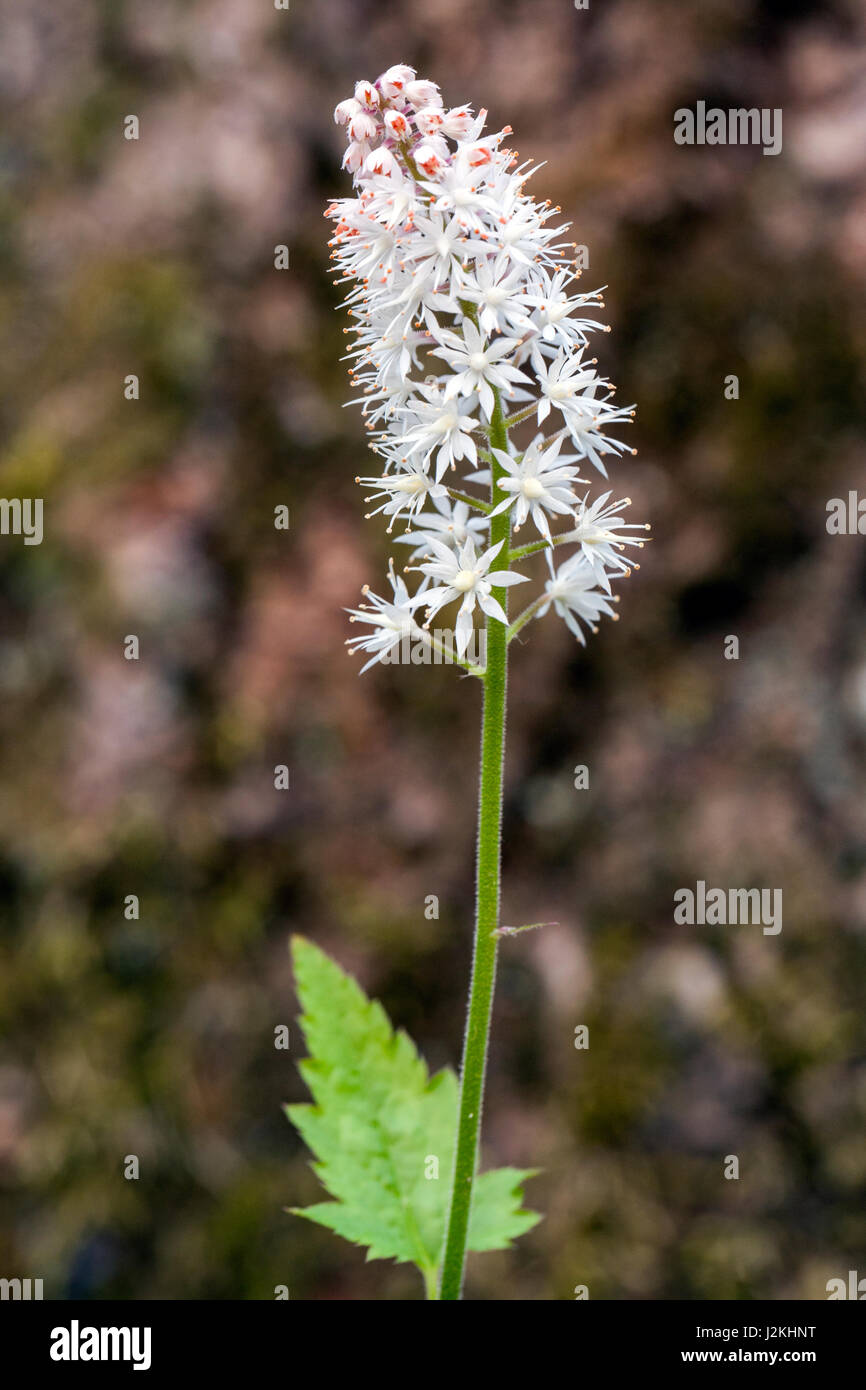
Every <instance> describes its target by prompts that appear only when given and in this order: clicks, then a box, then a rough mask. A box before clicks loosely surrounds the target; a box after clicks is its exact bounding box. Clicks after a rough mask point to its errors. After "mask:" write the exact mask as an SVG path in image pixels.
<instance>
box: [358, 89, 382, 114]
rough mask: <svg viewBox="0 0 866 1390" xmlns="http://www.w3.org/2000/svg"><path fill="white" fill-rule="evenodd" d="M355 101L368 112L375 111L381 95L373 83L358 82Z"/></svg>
mask: <svg viewBox="0 0 866 1390" xmlns="http://www.w3.org/2000/svg"><path fill="white" fill-rule="evenodd" d="M355 100H356V101H357V102H358V103H359V105H361V106H365V107H366V108H367V110H368V111H375V110H376V108H377V107H378V105H379V93H378V91H377V90H376V88H375V87H374V86H373V83H372V82H356V83H355Z"/></svg>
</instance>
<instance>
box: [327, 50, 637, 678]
mask: <svg viewBox="0 0 866 1390" xmlns="http://www.w3.org/2000/svg"><path fill="white" fill-rule="evenodd" d="M486 114H487V113H486V112H485V111H481V112H480V113H479V114H478V115H473V112H472V110H471V108H470V107H469V106H458V107H455V108H452V109H450V110H448V109H446V108H445V106H444V105H443V102H442V98H441V96H440V93H439V88H438V87H437V86H436V84H435V83H433V82H429V81H426V80H419V79H417V78H416V75H415V72H414V70H413V69H412V68H410V67H406V66H404V65H402V64H400V65H397V66H395V67H392V68H389V69H388V71H387V72H385V73H383V74H382V76H381V77H379V78H378V79H377V80H376V81H375V82H359V83H358V84H357V86H356V87H355V94H354V96H353V97H350V98H349V99H348V100H347V101H343V102H341V103H340V105H339V106H338V107H337V109H336V111H335V113H334V116H335V120H336V121H337V122H338V123H339V124H340V125H343V126H345V127H346V131H347V136H348V145H347V149H346V154H345V158H344V161H343V163H344V167H345V168H347V169H349V170H350V171H351V172H352V174H353V176H354V184H355V194H354V196H353V197H351V198H340V199H338V200H337V201H335V202H334V203H333V204H332V205H331V206H330V207H329V208H328V211H327V215H328V216H329V217H330V218H332V219H333V220H334V222H335V224H336V227H335V232H334V236H333V240H332V246H333V251H332V257H333V259H334V261H335V263H336V267H337V278H338V282H346V283H348V284H349V285H350V286H351V287H352V288H351V289H350V291H349V293H348V296H347V299H346V305H347V307H348V309H349V312H350V314H351V316H352V319H353V329H352V330H347V331H352V332H354V334H355V337H354V341H353V344H352V346H351V349H350V351H349V354H348V360H349V362H350V374H351V377H352V380H353V382H354V384H355V385H356V387H357V389H358V391H359V392H360V396H359V400H358V402H357V403H360V404H362V405H363V414H364V419H365V423H366V426H367V428H368V430H369V431H370V435H371V444H370V447H371V448H372V449H373V451H374V452H375V453H376V454H377V455H378V456H379V458H380V459H381V460H382V465H381V472H380V473H379V474H378V475H376V476H372V477H364V478H359V479H358V481H359V482H360V483H362V484H363V485H364V486H365V487H366V488H368V489H370V493H369V496H368V501H370V502H374V503H375V506H374V507H373V509H372V511H371V512H370V513H369V515H370V516H372V515H377V514H379V515H382V516H383V517H386V518H387V520H388V530H389V532H390V531H392V530H393V528H394V526H395V524H396V523H398V521H399V522H400V523H401V524H402V525H404V526H405V534H404V535H402V536H399V537H398V539H399V540H400V541H402V542H404V543H406V544H408V545H410V546H412V547H413V550H412V552H411V556H410V558H411V559H413V560H415V561H418V562H419V563H417V564H415V565H414V566H407V570H408V569H414V570H415V571H416V572H417V573H419V574H420V576H421V578H420V581H419V583H418V585H417V587H416V592H415V593H414V594H411V595H410V593H409V591H408V588H407V585H406V582H405V580H404V579H403V578H400V577H397V576H396V574H395V572H394V568H393V564H392V565H391V566H390V567H389V578H390V583H391V589H392V595H391V598H389V599H382V598H379V597H378V596H375V595H368V597H369V598H370V599H371V603H370V604H369V605H364V606H362V607H361V608H358V609H356V610H354V611H353V613H352V620H353V621H356V622H362V623H365V624H368V625H369V626H370V629H371V631H370V632H369V634H367V635H364V636H362V637H357V638H352V639H350V642H349V646H350V649H351V650H358V649H360V650H364V651H367V652H370V653H372V656H371V658H370V660H369V661H368V662H367V666H370V665H372V664H373V663H374V662H376V661H379V660H381V659H382V657H383V656H384V655H385V654H386V653H387V652H388V651H390V650H391V648H392V647H393V646H396V645H397V643H399V642H400V641H401V640H402V639H403V638H404V637H405V636H406V634H407V633H411V634H413V635H415V636H417V637H419V638H423V635H424V633H425V632H426V627H427V625H429V623H430V621H431V619H432V618H433V616H434V615H435V614H437V613H438V612H439V611H440V609H442V608H443V607H445V606H446V605H449V604H451V603H458V602H459V605H460V607H459V610H458V613H457V617H456V621H455V633H456V639H457V642H456V644H457V650H458V652H459V653H460V654H461V655H462V654H463V653H464V652H465V651H466V650H467V648H468V645H469V641H470V638H471V635H472V629H473V624H474V622H475V609H476V605H477V608H478V609H479V610H480V611H481V612H482V613H484V614H486V615H487V616H488V617H489V618H492V619H493V620H494V621H498V622H502V623H507V621H508V619H507V616H506V610H505V607H504V606H503V604H504V600H505V597H506V594H505V591H506V589H508V588H509V587H510V586H512V585H516V584H521V583H523V582H525V581H526V580H527V578H528V576H527V575H525V574H522V573H519V572H517V571H516V570H513V569H511V568H510V566H511V565H512V564H516V563H521V562H523V561H525V560H527V559H528V558H529V556H530V555H532V554H534V553H535V552H536V551H540V550H544V551H545V552H546V555H547V561H548V566H549V570H550V577H549V579H548V580H547V582H546V584H545V586H544V590H543V592H542V593H541V594H540V596H539V597H538V598H536V599H535V601H534V602H533V603H531V604H530V605H529V607H528V608H527V609H525V610H524V612H523V613H522V614H521V615H520V617H518V618H517V619H516V620H515V621H514V622H512V624H511V628H510V629H509V636H512V635H516V632H517V631H518V630H520V628H522V627H523V626H524V624H525V623H526V622H527V621H528V620H529V619H530V618H534V617H541V616H543V614H544V613H546V612H547V611H548V610H549V609H550V608H551V607H553V609H554V610H555V611H556V612H557V613H558V614H560V616H562V617H563V618H564V619H565V621H566V623H567V624H568V626H569V628H570V629H571V631H572V632H573V633H574V634H575V636H576V637H577V638H578V639H579V640H580V641H581V642H584V641H585V637H584V632H583V626H584V625H586V626H587V627H589V628H590V629H592V630H593V631H595V625H596V622H597V620H598V618H599V616H600V615H601V614H607V615H609V616H611V617H615V616H616V614H615V611H614V609H613V608H612V604H613V603H615V602H616V599H615V597H614V596H613V595H612V592H611V579H613V578H618V577H621V576H624V575H627V574H628V573H629V572H630V568H631V567H633V566H630V564H629V562H628V560H627V559H626V558H625V554H624V552H625V550H626V547H628V546H638V547H639V546H641V545H642V544H643V539H642V538H640V536H639V534H638V535H634V536H632V535H631V534H630V532H631V531H635V532H637V533H641V532H645V531H646V530H648V529H649V528H648V527H647V526H643V525H636V524H635V523H629V522H626V521H625V520H623V516H622V512H623V510H624V508H625V507H627V506H628V505H629V503H628V499H625V500H624V501H619V502H610V500H609V499H610V496H611V494H610V493H609V492H606V493H604V494H603V496H601V497H599V498H598V499H597V500H596V501H594V502H593V501H590V499H589V496H588V493H587V492H586V486H587V480H586V479H585V478H582V477H581V476H580V470H581V468H582V467H584V466H585V465H587V464H588V465H591V467H592V468H593V469H595V470H596V471H597V472H599V473H600V474H602V476H603V477H605V478H606V477H607V472H606V468H605V460H606V459H608V460H609V459H611V458H614V457H616V456H618V455H620V454H622V453H623V452H625V450H626V446H625V445H624V444H623V443H622V442H621V441H620V440H619V439H617V438H616V437H615V436H613V435H612V434H611V433H610V431H611V429H612V428H613V427H614V426H616V425H618V424H621V423H623V422H626V421H629V420H630V419H631V418H632V416H633V414H634V411H633V409H631V408H625V409H623V408H621V407H618V406H617V405H616V404H615V403H614V400H613V395H614V388H613V387H612V386H611V384H610V382H608V381H607V380H606V379H605V378H604V377H602V376H600V375H599V373H598V372H597V371H596V359H595V358H588V357H587V356H586V352H587V345H588V342H589V336H590V334H591V333H592V332H593V331H596V330H601V331H607V330H606V328H605V325H604V324H602V323H600V322H599V321H598V320H597V319H596V318H595V317H593V316H592V315H593V314H594V311H595V310H597V309H599V308H603V307H604V306H603V303H602V300H601V298H600V291H596V292H591V293H587V294H580V293H578V292H577V289H576V285H577V280H578V277H579V275H580V270H579V269H578V268H577V267H576V264H575V259H574V251H575V246H574V243H573V242H566V241H565V240H564V239H563V237H564V233H565V232H566V231H567V225H566V226H563V225H555V218H556V216H557V214H558V213H559V209H558V208H552V207H551V205H550V203H549V202H544V203H541V202H538V201H536V200H535V199H534V198H532V197H531V196H530V195H529V194H528V193H527V192H526V191H525V184H526V182H527V179H528V178H529V177H530V175H531V174H532V173H533V172H534V170H533V169H532V168H531V167H530V166H529V165H528V164H518V161H517V157H516V155H515V154H514V153H513V151H512V150H510V149H508V148H507V147H506V145H505V143H504V142H505V140H506V138H507V136H508V135H510V133H511V130H510V127H508V126H506V127H505V129H504V130H501V131H498V132H497V133H496V134H493V135H485V134H484V126H485V120H486ZM524 432H525V433H527V434H528V435H529V437H528V438H527V439H526V441H525V443H523V444H522V445H518V443H517V442H516V441H517V440H518V439H519V438H520V436H521V434H522V433H524ZM479 489H483V492H482V491H479ZM527 523H528V524H529V526H530V527H531V528H532V530H533V531H534V532H535V533H536V537H535V538H534V539H533V540H532V541H530V542H529V543H524V544H521V545H519V546H515V545H514V544H513V538H514V536H516V533H517V532H518V531H519V530H520V528H521V527H523V526H524V525H525V524H527ZM553 525H558V526H560V527H565V529H564V530H559V531H558V532H554V530H553V529H552V526H553ZM560 546H573V547H575V548H574V549H573V550H572V551H571V553H570V554H569V556H568V558H567V559H566V560H565V561H564V563H563V564H561V565H560V566H559V568H556V567H555V566H554V563H553V557H554V551H556V550H558V549H559V547H560ZM503 561H504V564H503ZM497 591H498V594H499V597H497ZM422 608H423V609H425V610H426V614H425V617H426V622H425V624H424V625H422V624H420V623H419V620H418V619H419V616H420V613H419V610H421V609H422ZM364 669H365V670H366V669H367V668H366V666H365V667H364Z"/></svg>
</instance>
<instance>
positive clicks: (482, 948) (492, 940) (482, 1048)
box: [439, 392, 511, 1300]
mask: <svg viewBox="0 0 866 1390" xmlns="http://www.w3.org/2000/svg"><path fill="white" fill-rule="evenodd" d="M495 395H496V408H495V410H494V412H493V418H492V420H491V422H490V436H491V440H492V442H493V443H494V445H495V447H496V448H498V449H503V450H505V449H507V447H508V445H507V441H506V433H505V424H504V421H503V417H502V402H501V400H500V398H499V393H498V392H496V393H495ZM504 472H505V470H504V469H502V468H501V467H500V465H499V464H498V463H496V462H494V464H493V472H492V477H491V498H494V499H495V497H496V484H497V482H498V480H499V477H500V476H501V475H504ZM510 538H511V522H510V516H509V513H508V512H502V513H501V514H500V515H499V516H494V517H492V518H491V521H490V543H491V545H495V544H496V543H497V541H502V549H501V550H500V551H499V554H498V555H497V557H496V560H495V562H494V563H495V566H496V568H497V569H507V568H508V548H509V542H510ZM493 595H494V597H495V598H497V599H498V600H499V602H500V603H501V604H502V607H503V609H505V611H506V612H507V611H508V590H507V589H494V590H493ZM507 676H508V643H507V639H506V629H505V624H504V623H500V622H498V621H497V620H496V619H495V618H489V617H488V619H487V669H486V673H485V676H484V713H483V717H482V724H481V779H480V788H479V800H478V857H477V864H476V908H475V950H474V955H473V960H472V983H471V985H470V989H469V1016H468V1020H467V1024H466V1037H465V1040H464V1044H463V1068H462V1072H461V1077H460V1105H459V1110H458V1119H457V1148H456V1152H455V1155H454V1180H453V1187H452V1191H451V1209H450V1211H449V1214H448V1231H447V1236H446V1240H445V1255H444V1259H443V1262H442V1282H441V1284H440V1290H439V1296H440V1298H442V1299H451V1300H453V1299H459V1298H460V1296H461V1292H462V1288H463V1268H464V1264H465V1261H466V1237H467V1233H468V1229H469V1213H470V1209H471V1206H472V1187H473V1183H474V1181H475V1173H476V1169H477V1167H478V1136H479V1132H480V1129H481V1106H482V1101H483V1098H484V1075H485V1071H486V1067H487V1040H488V1036H489V1033H490V1016H491V1012H492V1009H493V986H494V982H495V978H496V951H497V946H498V940H497V938H496V937H495V936H491V932H492V931H494V930H495V928H496V927H497V926H498V925H499V885H500V843H501V836H502V768H503V759H504V753H505V706H506V688H507Z"/></svg>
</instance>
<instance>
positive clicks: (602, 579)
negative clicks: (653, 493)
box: [559, 492, 650, 593]
mask: <svg viewBox="0 0 866 1390" xmlns="http://www.w3.org/2000/svg"><path fill="white" fill-rule="evenodd" d="M609 497H610V493H609V492H603V493H602V495H601V497H598V498H596V500H595V501H594V502H593V503H592V504H591V505H587V502H586V498H584V500H583V502H582V503H581V506H580V511H579V512H578V515H577V525H576V527H575V529H574V530H573V531H569V532H568V533H567V534H566V535H564V536H561V537H560V538H559V539H560V540H561V541H563V542H569V541H577V542H578V543H579V545H580V549H581V553H582V555H583V558H584V559H585V560H586V562H587V564H588V565H590V566H591V568H592V570H593V571H594V573H595V577H596V579H597V580H598V582H599V584H601V585H602V587H603V588H605V589H606V590H607V592H608V593H610V580H609V578H608V570H610V571H611V572H612V573H613V574H623V575H627V574H630V573H631V570H632V568H634V569H637V568H638V566H637V565H636V564H635V563H634V561H631V562H629V561H628V560H627V559H625V558H624V556H623V555H622V551H623V550H624V549H625V547H626V546H627V545H636V546H637V547H638V549H641V547H642V546H643V544H644V540H643V539H639V538H638V537H637V536H627V535H624V534H623V532H624V531H626V530H640V531H648V530H649V529H650V528H649V525H648V523H646V522H636V521H623V519H622V517H621V516H620V512H621V511H622V509H623V508H624V507H629V506H631V499H630V498H628V497H624V498H623V499H622V501H620V502H613V503H611V505H610V506H607V505H606V504H607V499H608V498H609Z"/></svg>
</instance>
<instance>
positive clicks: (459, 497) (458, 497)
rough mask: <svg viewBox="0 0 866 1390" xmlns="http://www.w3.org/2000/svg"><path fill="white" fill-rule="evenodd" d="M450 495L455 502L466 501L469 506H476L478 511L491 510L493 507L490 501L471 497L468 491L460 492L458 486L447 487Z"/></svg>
mask: <svg viewBox="0 0 866 1390" xmlns="http://www.w3.org/2000/svg"><path fill="white" fill-rule="evenodd" d="M445 491H446V492H447V493H448V496H449V497H453V498H454V501H455V502H465V503H466V504H467V506H469V507H474V508H475V510H476V511H477V512H491V511H492V510H493V507H492V506H491V504H490V503H489V502H482V500H481V498H480V497H471V496H470V495H469V493H468V492H458V490H457V488H456V487H448V488H446V489H445Z"/></svg>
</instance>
